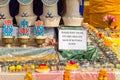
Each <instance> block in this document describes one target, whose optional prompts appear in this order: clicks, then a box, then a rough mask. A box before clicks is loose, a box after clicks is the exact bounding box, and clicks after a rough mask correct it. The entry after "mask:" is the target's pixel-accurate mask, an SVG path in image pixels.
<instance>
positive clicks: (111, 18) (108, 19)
mask: <svg viewBox="0 0 120 80" xmlns="http://www.w3.org/2000/svg"><path fill="white" fill-rule="evenodd" d="M103 21H104V22H106V23H107V25H108V26H107V27H108V28H111V25H112V23H113V22H115V21H117V18H116V17H115V16H113V15H106V16H104V17H103Z"/></svg>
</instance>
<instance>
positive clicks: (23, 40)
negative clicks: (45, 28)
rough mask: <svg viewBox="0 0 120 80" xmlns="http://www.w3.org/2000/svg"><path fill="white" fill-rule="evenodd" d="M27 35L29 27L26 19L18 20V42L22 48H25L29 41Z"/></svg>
mask: <svg viewBox="0 0 120 80" xmlns="http://www.w3.org/2000/svg"><path fill="white" fill-rule="evenodd" d="M29 35H30V29H29V26H28V21H26V20H23V21H21V22H20V27H19V37H18V40H19V43H20V46H21V47H23V48H26V47H27V45H28V43H29Z"/></svg>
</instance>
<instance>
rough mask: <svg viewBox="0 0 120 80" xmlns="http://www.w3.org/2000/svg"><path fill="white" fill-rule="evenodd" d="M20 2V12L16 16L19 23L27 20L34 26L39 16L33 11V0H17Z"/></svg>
mask: <svg viewBox="0 0 120 80" xmlns="http://www.w3.org/2000/svg"><path fill="white" fill-rule="evenodd" d="M17 1H18V2H19V3H20V8H19V14H18V15H17V16H16V17H15V18H16V20H17V25H20V22H21V21H22V20H27V21H28V22H29V23H28V26H33V25H34V23H35V21H36V19H37V16H35V14H34V13H33V0H17Z"/></svg>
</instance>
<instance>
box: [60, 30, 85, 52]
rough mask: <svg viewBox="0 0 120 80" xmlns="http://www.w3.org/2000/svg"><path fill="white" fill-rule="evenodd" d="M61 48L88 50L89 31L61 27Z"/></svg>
mask: <svg viewBox="0 0 120 80" xmlns="http://www.w3.org/2000/svg"><path fill="white" fill-rule="evenodd" d="M59 50H87V31H86V30H62V29H60V30H59Z"/></svg>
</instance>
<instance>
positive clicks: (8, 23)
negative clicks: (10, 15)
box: [4, 20, 13, 25]
mask: <svg viewBox="0 0 120 80" xmlns="http://www.w3.org/2000/svg"><path fill="white" fill-rule="evenodd" d="M4 24H6V25H12V24H13V22H12V20H7V21H5V22H4Z"/></svg>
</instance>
